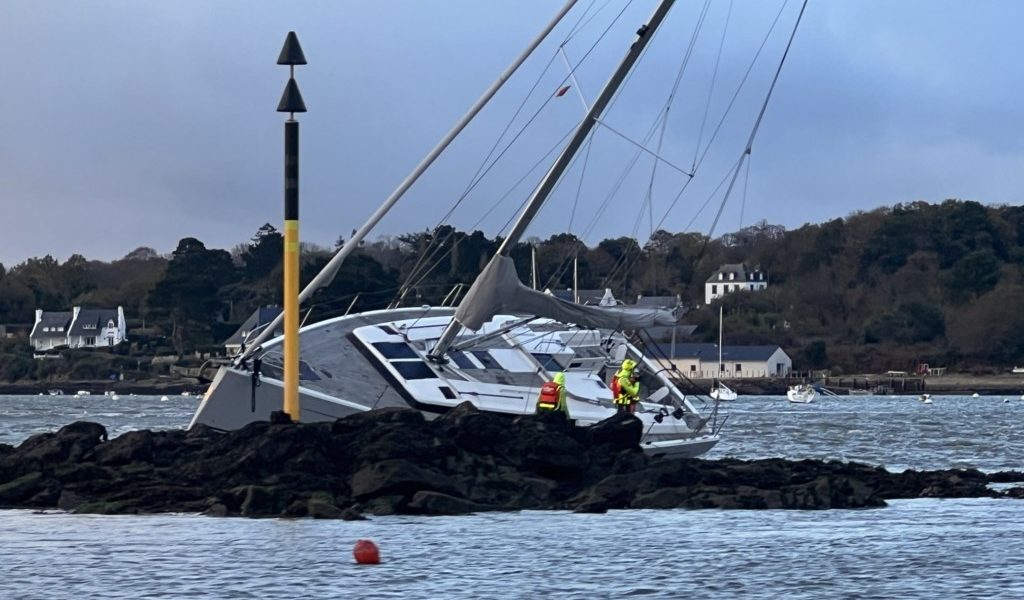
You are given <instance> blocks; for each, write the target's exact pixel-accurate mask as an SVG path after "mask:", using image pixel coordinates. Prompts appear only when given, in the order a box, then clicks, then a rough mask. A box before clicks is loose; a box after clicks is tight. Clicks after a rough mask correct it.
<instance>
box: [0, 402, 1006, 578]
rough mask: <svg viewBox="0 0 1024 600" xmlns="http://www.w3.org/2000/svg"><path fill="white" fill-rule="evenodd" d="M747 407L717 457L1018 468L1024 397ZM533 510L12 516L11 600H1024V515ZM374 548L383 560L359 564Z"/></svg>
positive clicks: (985, 504)
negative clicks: (356, 557)
mask: <svg viewBox="0 0 1024 600" xmlns="http://www.w3.org/2000/svg"><path fill="white" fill-rule="evenodd" d="M1003 398H1004V397H981V398H969V397H941V396H940V397H935V398H934V403H933V404H927V405H926V404H923V403H921V402H920V401H918V400H916V399H915V398H912V397H895V398H890V397H846V398H824V399H821V400H819V401H817V402H815V403H814V404H810V405H792V404H789V403H788V402H786V400H785V398H772V397H763V398H757V397H741V398H740V400H738V401H736V402H731V403H728V404H726V405H724V407H723V411H724V412H725V413H726V414H728V415H729V420H728V422H727V424H726V426H725V429H724V432H723V441H722V443H721V444H720V445H719V447H718V448H716V449H715V450H714V451H713V452H712V453H711V454H709V455H708V457H709V458H715V457H722V456H735V457H740V458H754V457H765V456H785V457H790V458H837V459H842V460H858V461H864V462H869V463H873V464H881V465H885V466H886V467H888V468H890V469H903V468H907V467H913V468H948V467H953V466H964V467H976V468H980V469H982V470H986V471H995V470H1005V469H1021V468H1022V462H1024V461H1022V457H1024V425H1022V424H1021V419H1022V417H1024V400H1021V399H1020V397H1019V396H1006V397H1005V398H1006V399H1007V400H1010V401H1009V402H1003ZM197 403H198V399H197V398H184V397H178V396H174V397H168V398H166V400H161V398H159V397H143V396H136V397H122V398H120V399H119V400H116V401H115V400H112V399H111V398H109V397H103V396H91V397H86V398H73V397H69V396H54V397H51V396H7V397H0V443H7V444H18V443H20V442H21V441H23V440H24V439H26V438H27V437H28V436H30V435H33V434H35V433H40V432H45V431H53V430H55V429H57V428H58V427H60V426H61V425H64V424H67V423H69V422H72V421H75V420H92V421H97V422H100V423H102V424H104V425H106V426H107V428H108V430H109V431H110V432H111V435H117V434H120V433H123V432H125V431H128V430H132V429H138V428H173V427H183V426H184V425H185V424H187V422H188V419H189V417H190V416H191V414H192V412H193V410H194V409H195V407H196V405H197ZM890 504H891V505H890V506H889V507H888V508H883V509H875V510H857V511H840V510H835V511H718V510H707V511H682V510H668V511H640V510H625V511H612V512H610V513H608V514H605V515H576V514H571V513H564V512H519V513H500V514H480V515H471V516H460V517H381V518H373V519H371V520H368V521H361V522H343V521H313V520H306V519H300V520H283V519H264V520H250V519H216V518H207V517H202V516H197V515H147V516H94V515H68V514H62V513H59V512H52V513H45V514H40V513H33V512H31V511H21V510H6V511H0V598H94V597H104V598H150V597H160V598H162V597H168V598H286V597H287V598H293V597H303V598H538V597H566V598H622V597H634V596H636V597H652V598H655V597H657V598H705V597H716V598H722V597H725V598H729V597H764V598H821V597H824V596H837V597H842V598H894V597H899V598H911V597H912V598H965V597H976V598H982V597H994V598H1022V597H1024V501H1016V500H1004V499H970V500H935V499H920V500H902V501H894V502H891V503H890ZM359 538H371V539H374V540H375V541H376V542H377V543H378V545H380V547H381V553H382V556H383V563H382V564H381V565H378V566H357V565H355V564H353V560H352V554H351V549H352V545H353V544H354V542H355V541H356V540H357V539H359Z"/></svg>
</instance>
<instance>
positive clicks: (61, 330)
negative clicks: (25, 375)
mask: <svg viewBox="0 0 1024 600" xmlns="http://www.w3.org/2000/svg"><path fill="white" fill-rule="evenodd" d="M127 334H128V328H127V326H126V325H125V320H124V309H123V308H121V307H120V306H118V307H117V308H116V309H109V308H82V307H80V306H76V307H74V308H72V309H71V312H47V311H44V310H42V309H36V321H35V324H34V325H33V326H32V332H31V333H30V334H29V342H30V343H31V344H32V347H33V348H35V350H36V351H37V352H39V351H45V350H52V349H54V348H59V347H62V346H67V347H69V348H109V347H113V346H116V345H118V344H120V343H121V342H123V341H125V339H127Z"/></svg>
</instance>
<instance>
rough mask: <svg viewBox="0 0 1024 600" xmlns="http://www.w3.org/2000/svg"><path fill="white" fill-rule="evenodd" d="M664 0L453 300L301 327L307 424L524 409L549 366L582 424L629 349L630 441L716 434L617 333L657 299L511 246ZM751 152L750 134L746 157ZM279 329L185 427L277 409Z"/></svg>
mask: <svg viewBox="0 0 1024 600" xmlns="http://www.w3.org/2000/svg"><path fill="white" fill-rule="evenodd" d="M574 3H575V0H569V2H567V4H566V5H565V6H564V7H563V8H562V10H561V11H560V12H559V14H558V15H556V17H555V19H553V20H552V22H550V23H549V24H548V25H547V26H546V27H545V29H544V30H543V31H542V32H541V34H540V35H538V37H537V38H535V39H534V40H533V42H532V43H531V45H530V47H529V48H527V50H526V51H525V52H524V53H523V54H522V55H520V57H518V58H517V59H516V61H514V62H513V64H512V65H510V67H509V68H508V69H506V71H505V72H504V73H502V75H501V76H500V77H499V78H498V80H497V81H496V82H495V84H494V85H492V86H491V88H489V89H488V90H487V91H486V92H485V93H484V95H483V96H482V97H481V98H480V99H479V100H478V101H477V103H476V104H474V106H473V107H472V108H471V109H470V111H469V112H468V113H467V114H466V115H465V116H464V117H463V118H462V119H461V120H460V121H459V122H458V123H457V124H456V126H455V127H453V129H452V130H451V131H450V132H449V133H448V134H447V135H446V136H445V137H444V138H442V140H441V142H439V144H438V145H437V146H436V147H435V148H434V149H433V150H431V152H430V153H428V155H427V156H426V157H425V158H424V159H423V161H421V163H420V164H419V165H418V166H417V167H416V168H415V169H414V170H413V172H412V173H411V174H410V175H409V176H408V177H407V178H406V179H405V180H404V181H403V182H402V183H401V185H399V187H398V189H396V190H395V191H394V192H393V193H392V194H391V196H390V197H389V198H388V199H387V200H386V201H385V202H384V204H383V205H382V206H381V207H380V208H378V210H377V211H376V212H375V213H374V214H373V215H372V216H371V217H370V219H369V220H368V221H367V222H366V224H364V225H363V227H361V228H360V229H359V230H358V231H357V232H356V233H355V234H354V235H353V236H352V237H351V238H350V239H349V240H347V241H346V242H345V243H344V245H343V246H342V248H340V249H339V250H338V252H337V254H336V255H335V256H334V258H332V259H331V261H330V262H329V263H328V264H327V266H326V267H325V268H324V269H323V270H322V271H321V272H320V273H319V274H318V275H317V276H316V277H314V279H313V280H312V281H311V282H310V283H309V284H308V285H307V287H306V288H305V289H304V290H303V291H302V293H301V294H300V296H299V298H300V302H301V301H305V300H307V299H308V298H309V297H310V296H311V295H312V294H313V293H314V292H315V291H316V290H317V289H319V287H321V286H323V285H327V284H328V283H330V280H331V279H332V278H333V275H334V273H335V272H336V271H337V269H338V267H339V266H340V264H341V262H342V261H343V260H344V259H345V257H346V256H348V254H350V253H351V252H352V250H353V249H354V248H355V247H357V246H358V244H359V243H360V241H361V240H362V239H363V238H364V237H365V236H366V235H367V234H368V233H369V231H370V230H371V229H372V228H373V226H374V225H375V224H376V223H377V222H378V221H379V220H380V219H381V218H382V217H383V216H384V214H386V213H387V211H388V210H389V209H390V208H391V207H392V206H393V205H394V204H395V203H396V202H397V200H398V199H399V198H400V197H401V196H402V195H403V194H404V192H405V191H406V190H408V189H409V187H410V186H411V185H412V184H413V183H414V182H415V181H416V179H417V178H418V177H419V175H420V174H422V172H423V171H424V170H425V169H426V168H427V167H428V166H429V165H430V164H431V163H432V162H433V160H434V159H436V158H437V156H438V155H439V154H440V153H441V152H442V151H443V150H444V148H445V147H447V145H448V144H449V143H450V142H451V141H452V140H453V139H454V138H455V136H456V135H458V133H459V132H460V131H461V130H462V128H464V127H465V125H466V124H467V123H468V122H469V120H470V119H472V117H473V116H474V115H475V114H476V113H477V112H479V110H480V109H481V108H482V107H483V105H484V104H486V103H487V101H488V100H489V99H490V97H492V96H493V95H494V93H495V92H496V91H497V89H498V88H500V87H501V84H502V83H503V82H504V81H505V80H507V79H508V77H509V76H510V75H511V73H512V72H514V71H515V70H516V68H518V65H519V64H521V63H522V61H523V60H524V59H525V57H526V56H528V55H529V53H530V52H531V51H532V50H533V49H534V48H536V46H537V44H539V43H540V41H541V40H543V39H544V37H545V36H546V35H547V33H548V32H550V31H551V29H552V28H553V27H554V26H555V24H557V22H558V21H559V20H560V19H561V18H562V16H564V14H565V13H566V12H567V11H568V10H569V8H571V7H572V5H573V4H574ZM673 3H674V0H661V1H660V2H659V4H658V6H657V7H656V8H655V10H654V12H653V14H652V15H651V17H650V19H649V20H648V21H647V23H646V24H645V25H643V26H642V27H641V28H640V29H639V30H638V31H637V34H636V38H635V40H634V41H633V42H632V44H631V45H630V46H629V49H628V51H627V52H626V55H625V57H624V58H623V59H622V61H621V62H620V64H619V66H618V67H617V69H616V70H615V71H614V72H613V74H612V75H611V77H610V78H609V80H608V82H607V83H606V84H605V86H604V87H603V89H602V90H601V92H600V94H599V95H598V96H597V98H596V99H595V100H594V101H593V102H592V104H590V105H589V107H588V110H587V114H586V116H585V117H584V118H583V120H582V121H580V122H579V124H578V126H577V127H576V129H575V131H574V132H573V134H572V136H571V138H570V139H569V141H568V142H567V143H566V145H565V146H564V148H563V150H562V151H561V153H560V154H559V155H558V157H557V158H556V160H555V161H554V163H553V164H552V166H551V167H550V168H549V170H548V171H547V173H546V174H545V175H544V177H543V178H542V179H541V180H540V182H539V183H538V184H537V185H536V187H535V188H534V190H533V192H532V194H531V196H530V198H529V199H528V200H527V201H526V202H525V204H524V206H523V208H522V210H521V212H520V214H519V216H518V219H517V220H516V222H515V224H514V225H513V226H512V228H511V230H510V232H509V233H508V234H507V235H506V236H505V237H504V238H503V241H502V244H501V246H500V248H499V249H498V251H497V253H496V254H495V255H494V256H493V257H492V258H491V260H490V261H489V263H488V264H487V265H486V266H485V267H484V268H483V270H482V272H481V274H480V276H479V277H478V278H477V279H476V280H475V281H474V283H473V284H472V286H471V287H470V290H469V291H468V292H467V293H466V294H465V296H463V298H462V300H461V302H460V303H459V304H458V306H457V307H454V306H424V307H396V308H389V309H384V310H376V311H369V312H362V313H354V314H347V315H345V316H341V317H336V318H332V319H328V320H325V321H322V322H319V323H313V324H310V325H306V326H304V327H302V329H301V330H300V348H301V359H300V361H299V395H300V405H301V420H302V421H303V422H310V421H328V420H334V419H337V418H339V417H344V416H347V415H351V414H356V413H360V412H364V411H368V410H372V409H376V408H384V407H413V408H415V409H418V410H420V411H421V412H423V413H424V414H425V415H426V416H428V417H433V416H436V415H440V414H444V413H446V412H447V411H449V410H451V409H453V408H454V407H456V406H458V405H460V404H462V403H464V402H470V403H472V404H473V405H474V406H475V407H476V408H477V409H479V410H484V411H492V412H495V413H502V414H507V415H524V414H531V413H533V412H534V410H535V405H536V399H537V395H538V392H539V390H540V387H541V385H542V384H543V383H544V382H545V381H547V380H549V379H550V378H551V377H552V376H553V375H554V373H557V372H564V373H565V386H566V390H567V392H568V393H567V406H568V413H569V417H570V418H571V419H572V420H573V421H574V422H575V423H576V424H577V425H578V426H588V425H592V424H595V423H597V422H600V421H602V420H604V419H606V418H608V417H610V416H612V415H613V414H615V412H616V408H615V406H614V405H613V402H612V392H611V390H610V389H609V387H608V385H607V384H606V381H607V380H608V378H609V376H610V374H611V372H614V370H615V369H617V368H618V365H619V364H621V362H622V361H623V360H625V359H627V358H628V359H632V360H634V361H635V362H636V363H637V364H638V365H639V367H638V369H639V372H640V380H639V382H640V386H641V401H640V402H639V403H638V409H637V411H636V413H635V416H636V417H637V418H638V419H640V421H641V422H642V424H643V431H644V434H643V437H642V439H641V442H640V443H641V447H642V448H643V449H644V450H645V451H646V452H648V453H650V454H653V455H666V456H698V455H701V454H704V453H706V452H707V451H708V450H710V449H711V448H712V447H714V446H715V445H716V444H717V443H718V442H719V440H720V429H721V425H722V424H723V423H724V419H719V418H718V413H717V404H715V405H714V406H713V407H712V408H711V410H710V411H709V412H708V413H707V414H705V413H702V412H701V411H700V410H698V408H697V407H696V406H695V404H694V402H693V401H692V400H691V398H690V397H689V396H687V395H686V394H685V393H684V391H683V387H682V382H681V381H680V380H679V378H678V377H677V376H676V375H675V371H674V370H673V369H671V368H668V367H667V366H666V363H663V362H661V361H659V360H658V358H657V357H656V356H655V355H652V354H651V353H650V352H649V351H648V348H647V347H646V346H645V345H644V344H642V343H641V342H640V339H639V338H637V337H635V336H630V335H628V334H627V332H632V331H641V330H643V329H644V328H646V327H652V326H674V325H675V323H676V318H675V315H674V314H672V313H670V312H669V311H665V310H660V309H654V310H651V309H639V308H630V307H619V306H614V307H604V306H583V305H579V304H577V303H574V302H570V301H566V300H562V299H560V298H557V297H555V296H551V295H548V294H544V293H542V292H539V291H536V290H533V289H531V287H529V286H526V285H524V284H523V283H521V282H520V279H519V276H518V274H517V273H516V268H515V265H514V263H513V261H512V259H511V258H510V256H509V254H510V252H511V249H512V248H513V246H514V245H515V244H516V243H517V242H518V241H519V240H520V239H521V238H522V236H523V234H524V232H525V231H526V228H527V226H528V225H529V224H530V222H531V221H532V220H533V219H534V217H535V216H536V214H537V213H538V211H539V210H540V208H541V206H542V205H543V203H544V201H545V200H546V199H547V197H548V196H549V195H550V193H551V192H552V190H553V189H554V187H555V185H556V184H557V183H558V181H559V179H560V178H561V176H562V175H563V173H564V172H565V171H566V169H567V168H568V166H569V165H570V163H571V162H572V160H573V157H574V156H575V155H576V154H577V152H578V151H579V150H580V148H581V146H582V145H583V143H584V141H585V140H586V139H587V137H588V135H589V134H590V132H591V130H592V129H593V127H594V126H595V124H596V123H597V122H598V119H599V118H600V116H601V115H602V112H603V111H604V109H605V108H606V107H607V106H608V104H609V102H610V101H611V99H612V97H613V96H614V95H615V93H616V91H617V90H618V89H619V87H620V86H621V84H622V83H623V81H624V80H625V79H626V78H627V76H628V74H629V73H630V70H631V69H632V67H633V65H634V64H635V63H636V62H637V60H638V59H639V58H640V56H641V55H642V54H643V53H644V50H645V48H646V47H647V45H648V43H649V42H650V41H651V39H652V38H653V37H654V34H655V32H656V31H657V29H658V28H659V27H660V25H661V24H662V22H663V20H664V18H665V16H666V15H667V13H668V11H669V9H670V8H671V7H672V5H673ZM801 14H802V13H801ZM797 23H799V19H798V21H797ZM794 33H795V29H794ZM791 42H792V37H791V38H790V43H791ZM780 67H781V65H780ZM773 85H774V83H773ZM769 96H770V92H769ZM765 102H766V103H767V99H766V100H765ZM762 112H763V111H762ZM759 121H760V120H758V122H759ZM755 131H756V125H755ZM752 137H753V136H751V139H752ZM747 153H749V142H748V147H747V149H746V151H745V152H744V156H745V155H746V154H747ZM740 164H742V159H741V162H740ZM737 170H738V169H737ZM276 327H277V324H276V323H273V324H271V325H270V326H268V327H267V328H265V329H264V331H263V332H261V334H260V335H259V336H257V337H256V338H255V339H254V340H253V341H252V342H251V344H250V345H249V347H248V348H246V349H245V350H244V351H243V353H242V354H241V355H240V356H238V357H236V359H235V360H234V362H233V364H232V365H230V366H226V367H221V368H220V370H219V371H218V373H217V375H216V376H215V378H214V381H213V382H212V384H211V386H210V388H209V390H208V391H207V393H206V395H205V396H204V397H203V400H202V402H201V403H200V405H199V407H198V409H197V411H196V413H195V415H194V416H193V418H192V421H191V424H190V426H195V425H198V424H202V425H205V426H209V427H212V428H216V429H221V430H231V429H237V428H240V427H243V426H245V425H246V424H248V423H251V422H254V421H263V420H267V419H268V417H269V415H270V413H271V412H272V411H275V410H280V408H281V405H282V401H281V399H282V389H283V383H282V379H283V352H282V346H283V339H282V338H280V337H279V338H276V339H269V338H270V335H271V333H270V332H272V331H274V329H275V328H276Z"/></svg>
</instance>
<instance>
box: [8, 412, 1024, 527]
mask: <svg viewBox="0 0 1024 600" xmlns="http://www.w3.org/2000/svg"><path fill="white" fill-rule="evenodd" d="M641 434H642V431H641V425H640V422H639V421H638V420H637V419H635V418H634V417H632V416H630V415H626V414H621V415H616V416H615V417H612V418H610V419H608V420H607V421H604V422H602V423H599V424H597V425H595V426H592V427H587V428H577V427H574V426H573V425H572V424H571V423H570V422H569V421H567V420H566V419H565V418H564V417H563V416H562V415H561V414H545V415H537V416H526V417H515V418H512V417H506V416H501V415H497V414H494V413H485V412H479V411H477V410H476V409H475V408H473V406H472V405H471V404H468V403H466V404H463V405H461V406H459V407H457V408H456V409H454V410H452V411H450V412H449V413H447V414H445V415H444V416H442V417H439V418H437V419H435V420H432V421H427V420H426V419H424V417H423V415H422V414H421V413H419V412H417V411H414V410H406V409H383V410H378V411H371V412H367V413H362V414H358V415H353V416H351V417H347V418H344V419H340V420H338V421H335V422H333V423H314V424H292V423H290V422H289V421H288V420H287V418H285V419H280V418H278V419H276V420H275V421H274V422H271V423H253V424H251V425H249V426H247V427H245V428H244V429H241V430H239V431H234V432H229V433H218V432H215V431H212V430H210V429H207V428H205V427H197V428H194V429H192V430H190V431H187V432H186V431H155V432H154V431H134V432H131V433H127V434H124V435H122V436H120V437H118V438H115V439H113V440H108V439H107V433H106V430H105V429H104V428H103V427H102V426H101V425H99V424H96V423H87V422H79V423H73V424H71V425H68V426H66V427H63V428H61V429H60V430H59V431H57V432H56V433H47V434H42V435H37V436H34V437H32V438H29V439H28V440H26V441H25V442H24V443H22V444H21V445H20V446H18V447H17V448H12V447H10V446H6V447H0V506H2V507H30V508H59V509H62V510H68V511H75V512H88V513H102V514H115V513H153V512H202V513H205V514H207V515H213V516H228V515H241V516H250V517H276V516H283V517H313V518H326V519H336V518H341V519H358V518H361V515H363V514H376V515H380V514H425V515H442V514H462V513H470V512H479V511H494V510H520V509H564V510H575V511H580V512H603V511H607V510H610V509H619V508H736V509H758V508H789V509H825V508H862V507H875V506H884V505H885V500H887V499H890V498H917V497H981V496H998V495H1001V494H1000V492H996V491H993V490H991V489H990V488H989V487H988V486H987V484H988V483H989V482H990V481H996V480H1012V479H1014V478H1016V477H1017V475H1016V474H1012V475H1011V474H1004V475H1000V474H996V475H992V476H988V475H985V474H984V473H981V472H979V471H974V470H961V469H953V470H947V471H920V472H918V471H905V472H903V473H890V472H888V471H885V470H884V469H881V468H878V467H872V466H868V465H862V464H856V463H841V462H834V461H832V462H823V461H816V460H803V461H788V460H782V459H765V460H750V461H744V460H735V459H722V460H698V459H686V460H665V459H658V458H650V457H648V456H646V455H645V454H644V453H643V452H642V451H641V450H640V449H639V448H638V446H637V443H638V441H639V439H640V436H641ZM1006 495H1008V496H1016V497H1019V495H1020V494H1019V492H1013V493H1010V494H1006Z"/></svg>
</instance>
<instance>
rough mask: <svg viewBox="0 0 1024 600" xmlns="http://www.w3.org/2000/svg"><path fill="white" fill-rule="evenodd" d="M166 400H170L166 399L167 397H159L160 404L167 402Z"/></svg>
mask: <svg viewBox="0 0 1024 600" xmlns="http://www.w3.org/2000/svg"><path fill="white" fill-rule="evenodd" d="M168 400H170V398H168V397H167V396H160V401H161V402H167V401H168Z"/></svg>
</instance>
